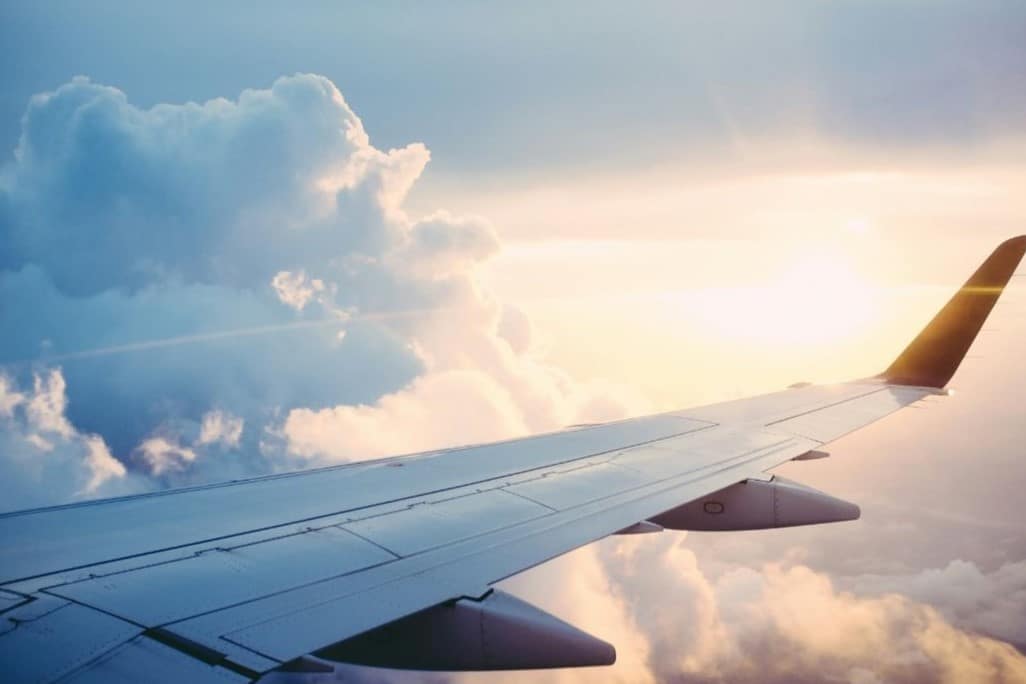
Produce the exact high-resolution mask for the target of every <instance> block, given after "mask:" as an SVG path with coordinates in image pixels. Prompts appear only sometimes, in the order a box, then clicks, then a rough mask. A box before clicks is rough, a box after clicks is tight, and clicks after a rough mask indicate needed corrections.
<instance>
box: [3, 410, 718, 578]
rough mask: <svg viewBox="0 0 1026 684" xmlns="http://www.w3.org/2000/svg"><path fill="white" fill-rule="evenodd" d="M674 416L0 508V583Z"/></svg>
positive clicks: (341, 507)
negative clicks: (174, 486) (281, 472)
mask: <svg viewBox="0 0 1026 684" xmlns="http://www.w3.org/2000/svg"><path fill="white" fill-rule="evenodd" d="M703 426H704V423H701V422H698V421H694V420H690V419H687V418H681V417H679V416H676V415H659V416H649V417H646V418H639V419H636V420H632V421H621V422H617V423H609V424H606V425H599V426H596V427H591V428H584V429H579V430H569V431H565V432H557V433H552V434H548V435H539V436H535V437H528V438H525V439H521V440H512V441H507V442H498V443H495V444H488V445H481V446H474V447H464V448H457V449H450V450H446V451H441V452H433V453H428V454H422V455H419V456H413V457H400V458H395V459H387V460H384V461H375V462H370V463H363V464H356V465H350V466H339V467H334V468H325V469H320V470H311V471H304V472H300V473H292V474H286V475H278V476H271V477H266V478H258V479H255V480H247V481H243V482H236V483H225V484H218V485H210V486H206V487H196V488H191V489H184V490H174V491H170V492H159V493H154V494H145V495H140V496H133V497H125V498H122V499H109V500H104V501H102V502H86V503H81V504H72V505H70V506H59V507H55V508H46V509H38V510H35V511H22V512H17V513H8V514H3V515H0V539H2V540H3V544H0V584H7V583H9V582H13V581H16V580H18V579H23V578H27V577H33V576H37V575H43V574H53V573H56V572H59V571H61V570H65V569H68V568H75V567H83V566H88V565H93V564H96V563H102V562H105V561H110V560H114V559H117V558H124V557H129V556H136V555H141V554H145V553H154V552H157V551H162V550H166V549H169V548H174V547H181V546H188V545H193V544H197V543H200V542H204V541H217V540H220V539H224V538H226V537H230V536H232V535H238V534H245V533H251V532H254V531H256V530H263V529H272V528H277V527H280V526H283V525H288V524H294V523H298V522H305V521H311V520H316V519H318V518H321V517H324V516H329V515H334V514H338V513H340V512H344V511H353V510H358V509H361V508H366V507H369V506H375V505H380V504H381V503H382V502H387V501H391V500H399V499H407V498H410V497H414V496H422V495H425V494H428V493H430V492H433V491H442V490H446V489H451V488H454V487H459V486H464V485H468V484H471V483H474V482H480V481H486V480H490V479H494V478H496V477H502V476H506V475H513V474H516V473H518V472H523V471H528V470H532V469H535V468H541V467H547V466H551V465H553V464H554V463H560V462H565V461H569V460H574V459H578V458H582V457H585V456H589V455H592V454H597V453H603V452H605V451H609V450H612V449H618V448H621V447H624V446H631V445H634V444H643V443H646V442H650V441H653V440H657V439H665V438H666V437H670V436H673V435H678V434H682V433H686V432H689V431H692V430H695V429H700V428H701V427H703Z"/></svg>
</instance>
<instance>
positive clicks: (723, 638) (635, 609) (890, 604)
mask: <svg viewBox="0 0 1026 684" xmlns="http://www.w3.org/2000/svg"><path fill="white" fill-rule="evenodd" d="M686 538H687V537H686V536H685V535H677V536H676V537H675V538H673V537H671V538H669V539H663V540H654V541H646V540H615V539H614V540H607V541H606V542H603V543H602V544H601V549H602V558H603V564H604V568H605V572H607V573H608V576H609V577H610V582H611V585H612V587H613V590H614V592H615V593H616V594H617V595H618V596H620V597H622V598H623V600H624V601H625V604H626V605H627V606H629V607H630V610H631V611H632V617H633V621H634V623H635V624H636V625H637V627H638V629H639V630H640V632H641V634H643V635H644V636H645V637H646V639H647V640H648V641H649V644H650V655H649V658H648V667H649V668H650V669H651V673H652V675H653V676H654V677H655V679H656V680H657V681H668V682H672V681H681V682H683V681H688V682H724V681H729V682H745V681H753V682H755V681H760V682H772V681H790V682H795V681H851V682H855V681H874V678H875V680H878V681H896V682H901V681H909V682H917V681H936V682H963V681H979V682H1003V681H1017V680H1018V679H1019V678H1022V677H1024V676H1026V658H1024V657H1023V656H1022V655H1021V654H1019V653H1018V652H1017V651H1016V650H1015V649H1014V648H1012V647H1011V646H1009V645H1008V644H1005V643H1002V642H1000V641H996V640H994V639H992V638H988V637H987V636H980V635H979V634H978V633H975V632H974V631H973V629H972V627H971V626H969V625H966V624H965V623H964V621H962V620H957V621H956V622H954V623H953V622H951V621H949V619H948V618H946V617H945V616H944V615H943V614H942V612H940V611H938V610H937V609H936V608H934V607H933V606H931V605H928V604H925V603H921V602H919V601H917V600H916V599H917V597H916V593H915V592H910V596H903V595H899V594H896V593H891V592H887V591H883V592H878V591H868V590H867V591H861V592H859V593H852V592H850V591H844V590H841V589H839V588H838V587H837V586H836V583H835V582H834V581H833V580H831V578H830V577H829V576H828V575H826V574H824V573H821V572H816V571H814V570H812V569H810V568H809V567H807V566H805V565H802V564H800V563H790V562H769V563H766V562H760V561H758V560H755V561H754V562H753V564H751V565H743V564H738V565H734V566H733V567H731V568H730V569H729V570H727V571H724V572H721V573H719V574H718V576H713V575H711V574H709V573H708V571H703V569H702V567H701V563H700V561H699V559H698V557H697V556H696V555H695V553H694V552H693V551H692V550H691V549H689V548H687V547H686V546H685V545H684V544H685V540H686ZM1006 574H1007V575H1015V576H1016V578H1017V579H1016V580H1011V581H1009V580H1008V579H1007V578H1003V579H1002V580H999V581H994V582H992V583H990V587H989V590H990V591H991V592H995V593H996V592H997V591H1000V590H1001V589H1003V588H1005V589H1006V588H1007V587H1008V586H1009V584H1017V583H1021V582H1022V580H1023V577H1026V572H1023V571H1022V569H1021V568H1019V569H1016V570H1014V571H1008V572H1007V573H1006ZM928 576H929V575H928V574H927V575H924V577H928ZM937 587H938V589H939V590H940V591H939V593H941V594H945V595H946V594H947V592H944V590H943V588H941V586H940V585H939V583H937ZM948 590H949V592H950V587H949V588H948ZM953 593H957V592H953ZM920 596H921V597H922V598H924V599H925V598H926V596H925V595H923V594H921V595H920ZM970 600H971V599H970ZM1010 612H1011V611H1010Z"/></svg>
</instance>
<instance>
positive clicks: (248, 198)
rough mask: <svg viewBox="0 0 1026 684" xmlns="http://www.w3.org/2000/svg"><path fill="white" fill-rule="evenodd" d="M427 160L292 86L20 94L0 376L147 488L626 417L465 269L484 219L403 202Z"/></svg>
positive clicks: (326, 98) (331, 90)
mask: <svg viewBox="0 0 1026 684" xmlns="http://www.w3.org/2000/svg"><path fill="white" fill-rule="evenodd" d="M429 158H430V154H429V152H428V150H427V148H426V147H424V145H422V144H420V143H413V144H410V145H407V146H405V147H401V148H397V149H391V150H380V149H378V148H376V147H374V146H373V145H372V144H371V142H370V139H369V137H368V135H367V132H366V130H365V129H364V127H363V123H362V122H361V121H360V119H359V118H358V117H357V116H356V114H355V113H354V112H353V110H352V109H351V108H350V107H349V105H348V104H347V103H346V101H345V100H344V98H343V97H342V95H341V93H339V91H338V90H337V89H336V88H335V86H334V85H333V84H332V83H331V82H330V81H329V80H327V79H325V78H323V77H320V76H314V75H296V76H292V77H287V78H281V79H278V80H277V81H275V82H274V84H273V85H272V86H271V87H270V88H269V89H266V90H246V91H244V92H243V93H241V94H240V95H239V97H238V98H237V99H236V100H227V99H215V100H210V101H208V102H205V103H202V104H198V103H187V104H184V105H171V104H161V105H157V106H154V107H151V108H149V109H143V108H139V107H137V106H135V105H133V104H132V103H131V102H130V101H129V99H128V96H127V95H126V94H125V93H123V92H121V91H119V90H117V89H115V88H111V87H108V86H103V85H99V84H96V83H93V82H91V81H90V80H89V79H87V78H81V77H80V78H76V79H74V80H72V81H71V82H69V83H66V84H64V85H62V86H61V87H59V88H57V89H56V90H54V91H52V92H48V93H43V94H40V95H37V96H35V97H33V98H32V100H31V102H30V103H29V106H28V109H27V110H26V112H25V116H24V120H23V130H22V135H21V138H20V140H19V143H18V145H17V148H16V149H15V151H14V156H13V159H12V160H11V161H10V162H9V163H8V164H7V165H6V166H4V167H3V170H2V174H0V240H2V241H3V244H4V245H5V249H4V250H3V252H2V254H0V300H2V301H3V302H4V304H5V305H4V307H2V308H0V327H2V328H3V329H4V330H5V331H10V334H7V335H5V336H4V339H3V340H0V364H3V367H6V368H8V371H9V373H10V374H11V375H12V377H21V378H25V377H27V374H29V373H31V372H35V371H34V370H33V369H46V368H53V367H56V366H57V365H58V364H59V365H60V366H61V369H62V375H61V377H62V378H63V379H65V380H66V388H65V390H64V392H65V393H66V395H67V398H68V401H67V406H61V407H50V408H51V409H54V410H51V411H50V413H51V414H53V415H55V416H56V415H59V416H60V420H62V421H64V423H63V424H65V425H66V428H67V430H72V429H73V428H72V427H71V426H72V425H73V426H75V427H74V429H78V430H82V431H84V432H86V433H90V434H92V433H95V434H98V435H100V436H101V437H102V438H103V440H104V441H105V443H106V444H108V445H109V446H110V449H111V451H112V453H113V454H114V456H115V457H116V458H117V459H119V460H120V462H121V463H122V464H123V465H124V466H125V467H126V468H127V469H128V470H130V471H135V472H138V473H140V474H144V475H146V476H147V477H150V478H152V479H153V481H154V482H155V483H156V484H158V485H160V486H166V485H170V484H190V483H197V482H203V481H208V480H211V479H226V478H237V477H244V476H247V475H255V474H260V473H265V472H269V471H276V470H282V469H289V468H295V467H297V466H300V465H303V464H305V463H307V462H309V461H310V460H338V459H350V460H351V459H358V458H368V457H370V456H377V455H382V454H385V453H391V452H393V451H411V450H417V449H423V448H428V447H435V446H442V445H445V444H448V443H451V442H454V441H467V440H470V441H474V440H486V439H493V438H497V437H503V436H511V435H516V434H523V433H525V432H532V431H539V430H546V429H553V428H557V427H560V426H562V425H565V424H569V423H574V422H581V421H582V420H590V419H595V418H611V417H620V416H622V415H624V413H625V412H627V411H629V410H638V409H643V408H644V407H645V402H644V401H643V400H641V399H640V398H638V397H636V396H633V395H631V394H630V393H627V392H623V393H622V396H620V394H621V393H619V392H617V390H616V388H614V387H611V386H601V385H599V384H592V385H582V384H580V383H577V382H575V381H573V380H572V379H571V378H570V377H569V376H568V375H567V374H565V373H564V372H562V371H560V370H558V369H556V368H554V367H551V366H549V365H547V364H545V363H543V362H541V361H539V360H537V359H536V358H535V357H534V356H533V354H532V342H531V335H530V323H529V321H528V320H527V319H526V317H525V316H524V315H523V313H522V312H519V311H518V310H516V309H515V308H513V307H512V306H510V305H508V304H506V303H503V302H501V301H499V300H498V299H497V298H496V297H495V296H494V295H493V294H492V293H491V292H490V291H489V290H488V289H487V287H485V286H484V285H483V284H482V283H481V282H480V280H479V279H478V277H477V270H478V266H479V265H480V264H481V263H482V262H483V261H485V260H487V259H489V258H490V257H492V256H493V255H494V254H496V253H497V252H498V251H499V249H500V242H499V239H498V237H497V234H496V232H495V230H494V229H493V227H492V226H491V225H490V224H488V222H487V221H485V220H484V219H481V218H479V217H470V216H457V215H454V214H451V213H449V212H447V211H444V210H439V211H434V212H431V213H429V214H427V215H426V216H424V217H421V218H418V217H413V216H410V215H408V214H407V213H406V211H405V210H404V208H403V202H404V199H405V197H406V195H407V194H408V192H409V190H410V188H411V187H412V186H413V184H414V183H415V182H416V181H417V180H418V178H419V177H420V175H421V173H422V172H423V169H424V167H425V164H426V163H427V162H428V160H429ZM62 396H63V395H62ZM45 408H46V407H41V408H40V411H43V410H44V409H45ZM56 408H60V410H59V411H57V410H55V409H56ZM469 414H473V415H475V416H477V419H476V420H475V421H473V424H472V425H469V426H468V425H467V421H466V420H465V416H466V415H469ZM45 415H49V414H40V418H39V419H40V420H42V419H43V418H44V417H45ZM54 420H56V418H54Z"/></svg>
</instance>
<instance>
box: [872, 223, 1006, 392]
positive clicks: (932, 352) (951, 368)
mask: <svg viewBox="0 0 1026 684" xmlns="http://www.w3.org/2000/svg"><path fill="white" fill-rule="evenodd" d="M1024 252H1026V235H1020V236H1019V237H1015V238H1012V239H1011V240H1006V241H1005V242H1002V243H1001V244H1000V245H998V248H997V249H995V250H994V252H993V253H992V254H991V255H990V256H989V257H987V260H986V261H984V262H983V265H981V266H980V267H979V268H978V269H977V270H976V273H973V275H972V277H971V278H969V280H967V281H966V283H965V285H963V286H962V289H960V290H959V291H958V292H956V293H955V296H954V297H952V298H951V301H949V302H948V303H947V304H945V305H944V308H943V309H941V310H940V312H939V313H938V314H937V315H936V316H934V318H933V320H932V321H930V324H929V325H927V326H926V327H925V328H923V331H922V332H920V333H919V335H918V336H916V338H915V339H914V340H912V343H911V344H910V345H908V347H906V348H905V351H903V352H901V355H900V356H898V358H897V359H895V360H894V363H892V364H891V366H890V368H888V369H887V370H886V371H884V372H883V373H881V374H880V375H879V376H878V377H880V378H882V379H884V380H886V381H887V382H888V383H889V384H892V385H915V386H920V387H936V388H941V387H944V385H946V384H947V383H948V380H950V379H951V376H952V375H954V374H955V371H956V370H958V366H959V364H960V363H962V359H963V358H965V354H966V352H967V351H969V347H970V345H972V343H973V340H974V339H976V334H977V333H978V332H980V328H981V327H983V322H984V321H985V320H987V316H988V315H989V314H990V311H991V309H993V308H994V304H995V303H997V300H998V297H1000V296H1001V292H1002V291H1003V290H1004V288H1005V285H1006V284H1007V283H1008V280H1009V278H1011V277H1012V273H1014V272H1015V269H1016V267H1018V265H1019V261H1020V260H1021V259H1022V257H1023V253H1024Z"/></svg>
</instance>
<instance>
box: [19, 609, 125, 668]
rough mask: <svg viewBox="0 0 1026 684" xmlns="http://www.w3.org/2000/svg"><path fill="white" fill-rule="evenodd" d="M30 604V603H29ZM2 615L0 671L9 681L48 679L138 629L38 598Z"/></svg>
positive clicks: (97, 655) (120, 642)
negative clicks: (0, 666)
mask: <svg viewBox="0 0 1026 684" xmlns="http://www.w3.org/2000/svg"><path fill="white" fill-rule="evenodd" d="M33 604H35V605H33ZM33 604H27V605H25V606H23V607H19V608H15V609H14V610H13V611H10V612H8V613H4V615H3V616H2V618H3V622H4V623H5V624H4V629H5V630H6V631H4V632H3V633H2V634H0V664H2V669H0V675H2V676H3V679H4V681H9V682H25V683H28V682H52V681H54V680H56V679H57V678H59V677H61V676H63V675H65V674H68V673H69V672H72V671H73V670H75V669H76V668H78V667H81V666H82V665H85V664H86V663H88V662H90V661H92V660H94V659H95V658H97V657H99V656H101V655H102V654H104V653H105V652H107V651H109V650H111V649H113V648H115V647H116V646H118V645H119V644H122V643H124V642H126V641H128V640H129V639H131V638H132V637H134V636H136V635H137V634H139V633H140V632H141V631H142V630H141V629H140V628H139V627H137V626H136V625H133V624H131V623H128V622H125V621H123V620H119V619H117V618H113V617H111V616H109V615H105V614H103V613H101V612H99V611H95V610H90V609H88V608H83V607H82V606H79V605H75V604H74V603H68V602H66V601H60V600H57V599H52V600H50V599H45V598H44V599H41V600H40V601H34V602H33Z"/></svg>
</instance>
